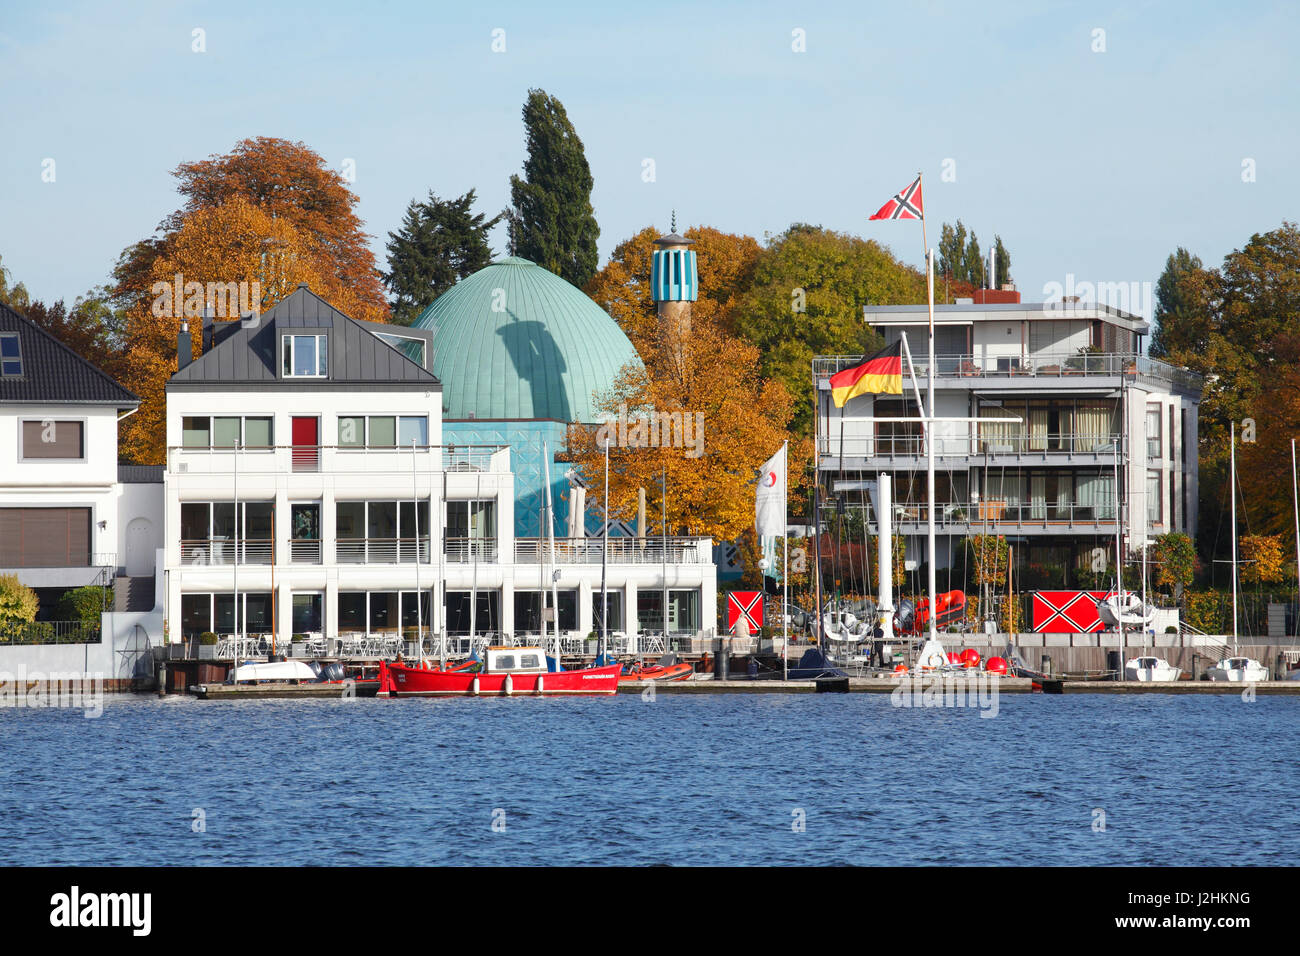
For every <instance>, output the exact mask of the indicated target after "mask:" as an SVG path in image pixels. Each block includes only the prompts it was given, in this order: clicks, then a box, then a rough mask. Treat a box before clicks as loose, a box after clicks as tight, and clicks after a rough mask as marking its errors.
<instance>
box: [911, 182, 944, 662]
mask: <svg viewBox="0 0 1300 956" xmlns="http://www.w3.org/2000/svg"><path fill="white" fill-rule="evenodd" d="M916 179H917V182H918V183H920V182H921V173H919V172H918V173H917V174H916ZM923 187H924V184H923V183H922V184H921V186H920V187H918V191H920V190H922V189H923ZM922 195H924V192H922ZM921 242H922V243H923V244H924V245H925V286H926V299H927V304H928V315H929V332H930V367H929V369H928V370H927V373H926V381H927V384H926V387H927V388H928V389H929V396H928V397H929V399H930V415H929V423H928V424H929V427H928V428H927V429H926V441H925V446H926V476H925V480H926V485H927V486H928V488H929V493H930V507H929V519H930V520H929V522H928V527H927V536H928V538H929V542H928V544H929V549H930V554H929V561H928V562H927V564H928V566H929V567H928V570H929V585H930V640H932V641H936V640H938V638H939V629H938V627H937V626H936V624H935V617H936V613H935V612H936V611H937V610H938V594H937V593H936V590H937V588H936V586H935V582H936V581H937V580H938V578H937V576H936V571H935V562H936V560H937V554H936V551H935V535H934V506H935V494H934V444H935V442H934V250H933V249H931V248H930V243H929V240H928V239H927V238H926V232H925V207H924V206H922V208H921Z"/></svg>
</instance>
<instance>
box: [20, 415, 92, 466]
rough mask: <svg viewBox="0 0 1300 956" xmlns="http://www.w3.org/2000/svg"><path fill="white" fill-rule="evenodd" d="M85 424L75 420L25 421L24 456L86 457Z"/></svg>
mask: <svg viewBox="0 0 1300 956" xmlns="http://www.w3.org/2000/svg"><path fill="white" fill-rule="evenodd" d="M82 434H83V426H82V423H81V422H75V421H41V420H37V421H24V422H23V457H24V458H71V459H78V458H82V457H84V455H83V448H82Z"/></svg>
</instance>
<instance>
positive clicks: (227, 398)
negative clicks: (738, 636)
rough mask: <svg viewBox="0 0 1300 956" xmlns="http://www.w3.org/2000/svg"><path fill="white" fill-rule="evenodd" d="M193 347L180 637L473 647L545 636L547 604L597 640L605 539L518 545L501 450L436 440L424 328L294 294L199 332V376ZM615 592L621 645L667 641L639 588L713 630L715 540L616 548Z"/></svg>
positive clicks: (169, 481) (182, 437) (176, 448)
mask: <svg viewBox="0 0 1300 956" xmlns="http://www.w3.org/2000/svg"><path fill="white" fill-rule="evenodd" d="M399 335H400V337H397V336H399ZM189 336H190V333H189V331H188V330H183V331H182V333H181V336H180V342H179V354H178V365H179V370H178V371H177V373H176V374H175V375H174V376H173V377H172V378H171V379H170V381H169V382H168V384H167V387H166V395H167V465H166V476H165V486H166V526H167V528H168V529H169V530H168V534H167V541H166V556H165V565H166V578H167V580H166V587H165V591H166V617H167V622H168V630H169V634H170V638H171V639H172V640H173V641H176V640H180V639H181V638H182V637H193V636H195V635H199V634H201V633H203V632H205V631H212V632H215V633H217V634H219V635H231V636H232V637H233V638H235V639H238V640H244V641H248V642H249V643H248V644H238V643H237V642H236V641H227V642H226V643H227V644H229V645H231V646H234V647H237V648H239V649H240V650H241V651H242V650H246V649H247V648H248V647H249V646H251V643H252V642H251V638H252V637H253V636H257V645H256V646H258V647H259V648H260V647H262V646H263V645H264V644H265V643H266V642H267V641H268V640H269V639H270V638H271V636H272V635H274V638H275V640H276V644H277V647H282V646H283V645H284V643H286V642H287V641H288V640H289V639H290V638H291V636H292V635H294V634H302V635H306V636H308V639H309V640H310V641H311V642H313V644H314V645H315V646H318V647H321V648H323V649H324V650H325V651H329V652H333V651H335V650H338V651H342V652H345V653H346V652H349V651H360V652H364V651H366V650H369V651H370V652H375V651H377V650H387V649H389V648H390V647H391V646H393V644H395V642H396V640H397V638H399V637H403V638H406V639H411V640H413V639H414V637H415V635H416V634H424V635H425V637H426V639H429V638H430V637H431V635H436V634H441V633H444V632H445V633H446V634H447V635H448V636H449V637H450V638H452V639H460V641H459V643H460V646H462V647H465V646H467V641H466V640H465V639H468V638H484V637H488V638H491V637H496V638H498V639H505V637H506V636H511V637H516V638H522V637H524V636H525V635H529V634H536V633H537V632H538V631H539V630H540V628H541V625H542V616H543V615H542V607H543V604H542V597H541V595H542V592H543V590H546V591H547V598H546V606H547V608H548V610H549V611H550V615H548V616H554V617H556V618H558V624H559V627H560V630H561V631H562V632H563V633H564V634H565V635H567V636H568V638H569V639H570V641H572V642H577V641H580V640H581V639H582V638H583V637H585V636H586V635H587V633H588V632H590V631H592V630H595V629H596V628H597V623H596V622H597V621H598V620H599V608H600V604H601V602H600V594H601V585H600V581H601V573H602V564H601V561H602V555H603V553H604V551H603V548H602V543H601V541H600V540H599V539H590V538H577V539H572V540H571V539H567V538H561V539H559V540H558V541H557V547H556V554H555V557H554V559H552V557H551V552H550V548H549V547H548V546H547V545H546V542H545V541H544V540H543V539H538V538H516V537H515V535H514V528H515V524H516V522H515V518H514V513H513V509H514V502H515V494H514V475H513V474H512V472H511V453H510V449H509V447H507V446H504V445H462V444H449V443H445V442H444V440H443V435H442V406H443V402H442V383H441V382H440V381H439V380H438V378H437V377H435V376H434V374H433V373H432V372H430V371H429V370H428V369H429V367H430V365H431V360H432V333H430V332H427V331H423V330H419V329H401V330H396V329H394V328H393V327H391V326H383V325H374V324H371V323H363V322H358V321H356V320H353V319H351V318H349V317H348V316H346V315H344V314H343V313H341V312H339V311H338V310H336V309H335V308H333V307H332V306H331V305H329V303H327V302H325V301H324V300H322V299H321V298H319V297H318V296H316V295H315V294H314V293H312V292H311V291H310V290H309V289H308V288H307V287H306V286H305V285H302V286H299V288H298V289H297V290H296V291H295V292H294V293H293V294H292V295H290V296H289V297H288V298H286V299H284V300H283V301H281V302H280V303H278V304H277V305H276V306H275V307H274V308H273V309H271V310H270V311H269V312H267V313H265V314H263V315H261V316H260V317H259V318H257V319H245V320H242V321H240V322H228V323H227V322H218V323H215V324H213V323H206V324H205V327H204V329H203V330H202V350H201V355H200V357H199V358H197V359H194V360H193V361H192V362H191V361H189V359H190V356H191V354H192V353H191V348H192V345H191V342H190V338H189ZM558 531H559V529H557V532H558ZM605 581H606V591H607V593H608V597H609V606H610V625H609V629H610V631H611V632H612V633H613V632H618V633H619V635H620V636H630V635H635V634H637V633H638V632H639V631H648V630H655V631H662V624H661V623H660V622H659V620H658V619H656V620H654V621H647V620H645V619H644V618H645V617H647V615H644V614H642V616H641V617H640V618H639V617H638V607H642V608H644V602H642V601H639V600H638V594H640V593H643V592H647V591H649V592H653V593H654V594H655V595H656V597H657V596H659V595H660V594H661V593H662V592H663V591H665V590H666V591H667V592H668V594H669V605H670V615H669V631H670V632H673V633H688V634H690V635H691V636H698V635H700V633H701V632H702V631H704V629H705V627H706V625H709V624H711V623H712V622H713V620H714V619H715V616H716V606H717V589H716V577H715V571H714V566H713V564H712V562H711V541H710V540H709V539H669V540H668V541H667V542H661V541H657V540H653V539H651V540H648V541H645V542H642V543H641V544H640V545H638V544H637V542H636V541H635V540H634V539H623V540H621V541H611V552H610V557H609V560H608V562H607V564H606V570H605ZM554 592H558V611H556V610H553V604H554V597H552V594H553V593H554ZM674 618H675V619H674ZM547 627H548V630H550V631H551V633H554V632H553V628H554V624H548V625H547ZM385 642H389V643H385ZM570 646H571V648H572V649H575V650H576V649H577V648H576V647H573V645H572V644H571V645H570Z"/></svg>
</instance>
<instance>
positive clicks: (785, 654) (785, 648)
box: [781, 439, 1300, 680]
mask: <svg viewBox="0 0 1300 956" xmlns="http://www.w3.org/2000/svg"><path fill="white" fill-rule="evenodd" d="M781 450H782V451H783V452H784V454H783V455H782V456H781V457H782V459H783V460H784V461H785V487H784V488H783V489H782V490H781V527H782V528H783V529H784V530H785V534H783V535H781V542H782V556H781V589H782V593H781V679H782V680H789V679H790V528H789V526H788V525H787V522H788V521H789V520H790V502H789V498H790V440H789V439H786V440H785V442H783V443H782V445H781ZM863 527H864V528H865V527H866V524H865V522H864V524H863ZM1297 540H1300V538H1298V539H1297Z"/></svg>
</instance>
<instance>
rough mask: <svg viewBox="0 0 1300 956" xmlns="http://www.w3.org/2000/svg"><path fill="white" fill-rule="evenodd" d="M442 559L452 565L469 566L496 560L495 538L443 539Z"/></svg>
mask: <svg viewBox="0 0 1300 956" xmlns="http://www.w3.org/2000/svg"><path fill="white" fill-rule="evenodd" d="M442 554H443V559H444V560H446V561H449V562H451V563H452V564H471V563H473V562H475V561H488V562H491V561H495V560H496V559H497V539H496V538H443V539H442Z"/></svg>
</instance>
